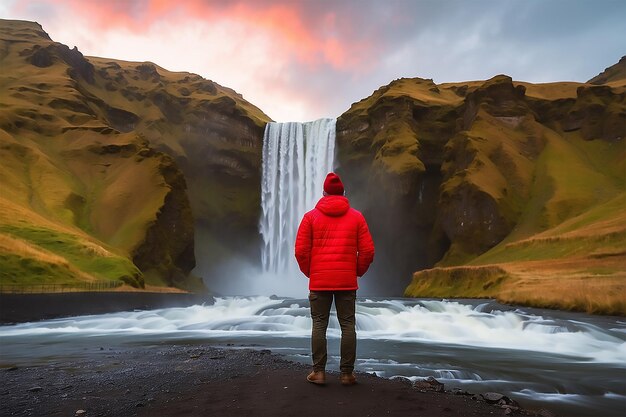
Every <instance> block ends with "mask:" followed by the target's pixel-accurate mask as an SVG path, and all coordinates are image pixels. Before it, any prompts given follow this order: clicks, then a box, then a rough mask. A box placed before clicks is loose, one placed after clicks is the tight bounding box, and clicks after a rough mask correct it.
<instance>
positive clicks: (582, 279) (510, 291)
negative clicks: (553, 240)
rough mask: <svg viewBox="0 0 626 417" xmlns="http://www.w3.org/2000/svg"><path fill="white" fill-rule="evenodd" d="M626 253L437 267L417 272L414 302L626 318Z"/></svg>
mask: <svg viewBox="0 0 626 417" xmlns="http://www.w3.org/2000/svg"><path fill="white" fill-rule="evenodd" d="M624 265H626V252H621V253H614V254H608V255H606V256H601V257H597V256H589V257H578V258H568V259H561V260H545V261H527V262H509V263H502V264H490V265H482V266H460V267H447V268H441V267H440V268H433V269H429V270H425V271H419V272H416V273H415V274H414V275H413V279H412V281H411V284H410V285H409V286H408V287H407V288H406V290H405V293H404V294H405V296H409V297H438V298H439V297H441V298H454V297H457V298H495V299H497V300H498V301H500V302H503V303H508V304H517V305H528V306H533V307H544V308H556V309H561V310H571V311H584V312H587V313H594V314H612V315H622V316H624V315H626V270H625V269H624Z"/></svg>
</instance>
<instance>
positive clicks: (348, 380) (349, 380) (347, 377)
mask: <svg viewBox="0 0 626 417" xmlns="http://www.w3.org/2000/svg"><path fill="white" fill-rule="evenodd" d="M339 380H340V381H341V385H354V384H356V377H355V376H354V374H353V373H352V372H350V373H344V372H342V373H341V376H340V377H339Z"/></svg>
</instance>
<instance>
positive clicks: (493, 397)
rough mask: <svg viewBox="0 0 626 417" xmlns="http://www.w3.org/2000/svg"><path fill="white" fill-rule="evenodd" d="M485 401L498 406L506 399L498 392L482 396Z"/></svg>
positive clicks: (486, 393)
mask: <svg viewBox="0 0 626 417" xmlns="http://www.w3.org/2000/svg"><path fill="white" fill-rule="evenodd" d="M480 395H481V396H482V397H483V399H484V400H485V401H486V402H488V403H489V404H497V403H498V401H500V400H502V399H503V398H505V397H504V395H502V394H500V393H498V392H485V393H484V394H480Z"/></svg>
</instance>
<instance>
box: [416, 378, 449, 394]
mask: <svg viewBox="0 0 626 417" xmlns="http://www.w3.org/2000/svg"><path fill="white" fill-rule="evenodd" d="M413 388H416V389H418V390H420V391H434V392H443V391H444V385H443V384H442V383H441V382H439V381H437V380H436V379H435V378H433V377H432V376H429V377H428V378H426V379H422V380H418V381H415V383H413Z"/></svg>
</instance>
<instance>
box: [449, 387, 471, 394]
mask: <svg viewBox="0 0 626 417" xmlns="http://www.w3.org/2000/svg"><path fill="white" fill-rule="evenodd" d="M452 393H453V394H454V395H472V393H471V392H468V391H465V390H462V389H459V388H453V389H452Z"/></svg>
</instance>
